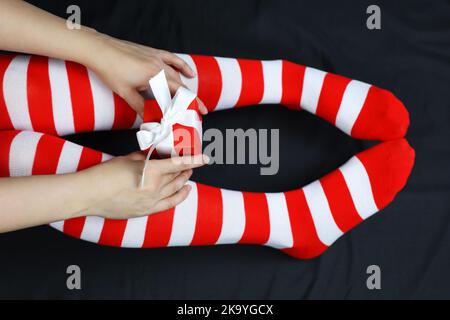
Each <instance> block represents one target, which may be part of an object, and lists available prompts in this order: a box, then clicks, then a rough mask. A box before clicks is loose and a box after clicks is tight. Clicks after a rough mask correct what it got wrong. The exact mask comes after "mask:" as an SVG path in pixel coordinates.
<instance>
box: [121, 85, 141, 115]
mask: <svg viewBox="0 0 450 320" xmlns="http://www.w3.org/2000/svg"><path fill="white" fill-rule="evenodd" d="M122 98H123V99H124V100H125V101H126V102H127V103H128V104H129V105H130V107H131V108H133V109H134V111H136V112H137V113H138V114H139V115H140V116H141V117H142V115H143V114H144V97H143V96H141V94H140V93H139V92H138V91H137V90H136V89H130V90H129V91H127V92H126V94H125V95H124V96H123V97H122Z"/></svg>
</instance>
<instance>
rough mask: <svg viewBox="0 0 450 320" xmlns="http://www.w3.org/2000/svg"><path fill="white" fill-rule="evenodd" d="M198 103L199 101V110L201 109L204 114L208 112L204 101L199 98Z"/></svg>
mask: <svg viewBox="0 0 450 320" xmlns="http://www.w3.org/2000/svg"><path fill="white" fill-rule="evenodd" d="M197 103H198V110H199V111H200V113H201V114H203V115H205V114H208V108H206V106H205V104H204V103H203V101H202V100H200V99H199V98H197Z"/></svg>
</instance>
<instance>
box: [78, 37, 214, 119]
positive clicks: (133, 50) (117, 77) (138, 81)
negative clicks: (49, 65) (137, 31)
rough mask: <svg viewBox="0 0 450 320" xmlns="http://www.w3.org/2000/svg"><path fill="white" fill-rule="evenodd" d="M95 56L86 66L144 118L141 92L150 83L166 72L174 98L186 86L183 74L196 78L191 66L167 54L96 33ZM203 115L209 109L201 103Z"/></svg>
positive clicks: (91, 57) (173, 55)
mask: <svg viewBox="0 0 450 320" xmlns="http://www.w3.org/2000/svg"><path fill="white" fill-rule="evenodd" d="M89 32H90V33H91V36H92V37H94V38H95V39H96V40H94V48H95V47H97V48H98V49H97V50H95V51H96V53H95V54H94V55H89V56H87V57H86V58H85V63H84V64H86V65H87V66H88V67H89V68H90V69H92V70H93V71H94V72H95V73H96V74H97V75H98V76H99V77H100V79H101V80H102V81H103V82H104V83H105V84H106V85H107V86H108V87H109V88H110V89H111V90H113V91H114V92H116V93H117V94H118V95H119V96H121V97H122V98H123V99H124V100H125V101H126V102H127V103H128V104H129V105H130V106H131V107H132V108H133V109H134V110H136V112H138V113H139V114H140V115H141V116H142V113H143V109H144V98H143V97H142V96H141V95H140V93H139V91H144V90H146V89H148V88H149V84H148V81H149V80H150V78H151V77H153V76H155V75H156V74H157V73H158V72H160V71H161V70H162V69H164V71H165V73H166V77H167V80H168V83H169V88H170V91H171V93H172V94H174V93H175V92H176V90H177V89H178V88H179V87H180V86H182V85H183V83H182V82H181V78H180V72H181V73H182V74H183V75H184V76H186V77H194V76H195V74H194V72H193V71H192V69H191V68H190V67H189V66H188V64H187V63H186V62H185V61H184V60H183V59H181V58H179V57H178V56H176V55H175V54H173V53H170V52H168V51H164V50H159V49H154V48H151V47H147V46H143V45H139V44H136V43H132V42H129V41H124V40H119V39H116V38H113V37H110V36H107V35H104V34H101V33H97V32H96V31H94V30H92V29H91V30H90V31H89ZM199 102H200V103H199V105H200V112H201V113H202V114H206V113H207V109H206V107H205V106H204V104H203V103H201V101H200V100H199Z"/></svg>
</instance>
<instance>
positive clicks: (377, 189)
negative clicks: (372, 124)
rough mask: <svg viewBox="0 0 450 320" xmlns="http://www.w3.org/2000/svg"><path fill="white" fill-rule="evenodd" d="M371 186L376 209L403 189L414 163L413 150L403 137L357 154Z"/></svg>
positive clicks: (382, 206)
mask: <svg viewBox="0 0 450 320" xmlns="http://www.w3.org/2000/svg"><path fill="white" fill-rule="evenodd" d="M358 158H359V160H361V162H362V163H363V165H364V167H365V169H366V171H367V174H368V176H369V179H370V183H371V186H372V192H373V195H374V200H375V203H376V205H377V207H378V209H380V210H381V209H382V208H384V207H386V206H387V205H388V204H389V203H390V202H391V201H392V200H393V199H394V197H395V195H396V194H397V193H398V192H399V191H400V190H401V189H403V187H404V186H405V184H406V181H407V180H408V177H409V175H410V173H411V170H412V168H413V165H414V159H415V151H414V149H413V148H412V147H411V146H410V145H409V143H408V142H407V141H406V140H405V139H400V140H395V141H388V142H384V143H381V144H379V145H377V146H375V147H373V148H371V149H369V150H367V151H364V152H361V153H360V154H358Z"/></svg>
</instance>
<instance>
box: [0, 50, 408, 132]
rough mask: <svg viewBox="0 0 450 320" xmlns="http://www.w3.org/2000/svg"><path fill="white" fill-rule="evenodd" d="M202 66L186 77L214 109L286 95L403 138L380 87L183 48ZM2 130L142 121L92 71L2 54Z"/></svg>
mask: <svg viewBox="0 0 450 320" xmlns="http://www.w3.org/2000/svg"><path fill="white" fill-rule="evenodd" d="M180 57H181V58H183V59H184V60H185V61H186V62H187V63H188V64H189V65H190V66H191V67H192V68H193V69H194V70H195V71H196V73H197V77H196V78H194V79H186V78H184V77H182V79H183V81H184V82H185V84H186V85H187V86H188V87H189V88H190V89H191V90H193V91H194V92H196V93H197V94H198V96H199V98H200V99H201V100H202V101H203V102H204V103H205V104H206V106H207V107H208V108H209V110H211V111H215V110H222V109H229V108H233V107H242V106H247V105H254V104H266V103H274V104H278V103H281V104H283V105H286V106H288V107H289V108H292V109H295V110H300V109H304V110H307V111H308V112H311V113H313V114H316V115H317V116H319V117H320V118H323V119H325V120H327V121H328V122H330V123H332V124H333V125H335V126H336V127H337V128H339V129H341V130H342V131H344V132H346V133H347V134H349V135H351V136H352V137H355V138H360V139H369V140H382V141H384V140H393V139H399V138H402V137H403V136H404V135H405V133H406V130H407V128H408V125H409V115H408V112H407V110H406V109H405V107H404V106H403V104H402V103H401V102H400V100H398V99H397V98H396V97H395V96H394V95H393V94H392V93H391V92H389V91H387V90H384V89H380V88H378V87H375V86H372V85H369V84H366V83H363V82H360V81H357V80H351V79H349V78H345V77H342V76H339V75H335V74H331V73H327V72H324V71H320V70H317V69H314V68H310V67H305V66H302V65H298V64H294V63H291V62H288V61H284V60H275V61H260V60H246V59H233V58H220V57H212V56H199V55H185V54H180ZM0 83H1V84H2V86H0V130H7V129H9V130H11V129H16V130H30V131H39V132H44V133H49V134H53V135H65V134H70V133H75V132H83V131H94V130H114V129H128V128H132V127H138V126H139V125H140V123H141V122H142V120H141V119H140V118H139V117H138V116H137V115H136V113H135V112H134V111H133V110H131V108H130V107H129V106H128V105H126V103H125V102H124V101H123V100H122V99H121V98H120V97H118V96H117V95H116V94H113V93H112V92H111V91H110V90H109V89H108V88H107V87H106V86H105V85H103V84H102V83H101V82H100V81H99V80H98V78H97V77H96V76H95V74H94V73H93V72H91V71H90V70H87V69H86V68H85V67H83V66H81V65H79V64H76V63H73V62H68V61H66V62H65V61H60V60H54V59H48V58H44V57H38V56H31V57H30V56H0Z"/></svg>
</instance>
